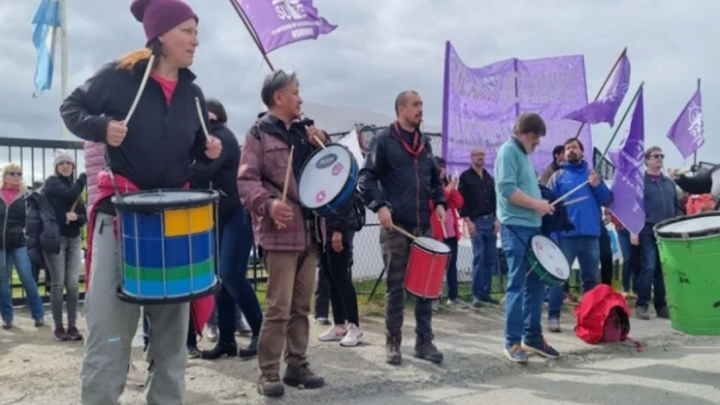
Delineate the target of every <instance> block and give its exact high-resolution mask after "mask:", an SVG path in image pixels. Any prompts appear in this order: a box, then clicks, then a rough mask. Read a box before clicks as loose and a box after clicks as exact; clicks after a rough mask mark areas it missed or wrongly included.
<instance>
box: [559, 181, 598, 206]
mask: <svg viewBox="0 0 720 405" xmlns="http://www.w3.org/2000/svg"><path fill="white" fill-rule="evenodd" d="M588 183H590V180H585V182H583V183H582V184H579V185H578V186H577V187H575V188H574V189H572V190H570V191H568V192H567V193H565V194H563V195H562V196H561V197H560V198H558V199H557V200H555V201H553V202H552V204H550V205H553V206H554V205H556V204H558V203H559V202H561V201H562V200H564V199H566V198H568V197H569V196H570V194H572V193H574V192H576V191H578V190H580V189H581V188H583V187H584V186H585V185H586V184H588Z"/></svg>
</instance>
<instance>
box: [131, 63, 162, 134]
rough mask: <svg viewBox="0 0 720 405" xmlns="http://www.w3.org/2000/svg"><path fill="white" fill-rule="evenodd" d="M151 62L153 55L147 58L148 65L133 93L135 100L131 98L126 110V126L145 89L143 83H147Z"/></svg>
mask: <svg viewBox="0 0 720 405" xmlns="http://www.w3.org/2000/svg"><path fill="white" fill-rule="evenodd" d="M153 62H155V55H152V54H151V55H150V59H148V65H147V68H146V69H145V74H143V78H142V81H141V82H140V88H139V89H138V92H137V94H136V95H135V100H133V103H132V105H131V106H130V110H129V111H128V113H127V115H126V116H125V121H124V124H125V126H126V127H127V124H128V122H129V121H130V117H132V115H133V113H134V112H135V109H136V108H137V105H138V103H139V102H140V96H142V92H143V90H145V85H146V84H147V81H148V77H150V71H152V67H153Z"/></svg>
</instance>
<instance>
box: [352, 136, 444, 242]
mask: <svg viewBox="0 0 720 405" xmlns="http://www.w3.org/2000/svg"><path fill="white" fill-rule="evenodd" d="M419 135H420V144H424V145H425V146H424V149H423V150H422V151H421V152H420V153H419V154H418V155H417V156H413V155H412V154H411V153H410V152H408V151H407V150H406V149H405V147H404V145H403V143H402V140H401V135H400V134H399V133H398V132H397V130H396V129H395V126H394V125H390V126H389V127H388V128H386V129H384V130H382V131H381V132H380V133H378V134H377V136H376V137H375V138H374V139H373V140H372V141H371V143H370V152H369V153H368V154H367V156H366V157H365V166H364V167H363V169H362V170H361V171H360V184H359V188H360V193H361V194H362V197H363V199H364V200H365V204H367V206H368V208H370V209H371V210H372V211H373V212H377V211H378V210H379V209H380V208H382V207H388V208H389V209H390V210H391V211H392V218H393V222H395V223H397V224H399V225H402V226H405V227H409V228H415V227H418V226H419V227H421V228H430V206H429V204H428V201H432V202H433V203H434V205H435V206H438V205H442V206H443V207H446V209H447V204H446V202H445V191H444V188H443V184H442V182H441V181H440V168H439V167H438V165H437V163H436V162H435V157H434V156H433V152H432V148H431V146H430V140H429V139H428V138H427V137H426V136H425V135H424V134H422V133H420V134H419Z"/></svg>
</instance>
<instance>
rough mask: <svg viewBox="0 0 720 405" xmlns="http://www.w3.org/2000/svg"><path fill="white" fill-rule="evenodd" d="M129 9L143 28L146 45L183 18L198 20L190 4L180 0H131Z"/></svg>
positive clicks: (183, 19)
mask: <svg viewBox="0 0 720 405" xmlns="http://www.w3.org/2000/svg"><path fill="white" fill-rule="evenodd" d="M130 11H131V12H132V14H133V16H135V19H136V20H138V21H139V22H141V23H142V25H143V28H144V29H145V37H146V38H147V42H146V46H147V45H150V43H151V42H152V41H153V40H155V39H156V38H157V37H159V36H160V35H162V34H164V33H166V32H168V31H170V30H171V29H173V28H175V27H176V26H177V25H178V24H180V23H181V22H183V21H185V20H188V19H190V18H194V19H195V21H199V20H198V17H197V15H195V12H193V11H192V9H191V8H190V6H188V5H187V4H185V3H183V2H182V1H180V0H133V2H132V4H131V5H130Z"/></svg>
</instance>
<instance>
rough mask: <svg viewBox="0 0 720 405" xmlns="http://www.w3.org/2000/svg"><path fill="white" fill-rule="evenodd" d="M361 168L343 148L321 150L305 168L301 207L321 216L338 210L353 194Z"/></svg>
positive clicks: (302, 174) (301, 176) (332, 146)
mask: <svg viewBox="0 0 720 405" xmlns="http://www.w3.org/2000/svg"><path fill="white" fill-rule="evenodd" d="M359 173H360V168H359V166H358V163H357V161H356V160H355V157H354V156H353V154H352V152H350V150H349V149H348V148H347V147H345V146H344V145H340V144H336V143H331V144H329V145H326V147H325V148H324V149H318V150H316V151H315V152H313V154H312V155H310V157H309V158H308V160H307V161H306V162H305V164H304V165H303V168H302V171H301V172H300V180H299V181H298V194H299V198H300V204H302V205H303V206H304V207H305V208H307V209H310V210H312V211H313V212H315V213H316V214H317V215H319V216H326V215H329V214H332V213H334V212H336V211H337V209H338V208H340V207H341V206H342V205H343V204H344V203H345V202H346V201H347V200H348V199H349V198H350V197H351V196H352V194H353V192H354V191H355V187H356V186H357V181H358V175H359Z"/></svg>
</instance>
